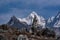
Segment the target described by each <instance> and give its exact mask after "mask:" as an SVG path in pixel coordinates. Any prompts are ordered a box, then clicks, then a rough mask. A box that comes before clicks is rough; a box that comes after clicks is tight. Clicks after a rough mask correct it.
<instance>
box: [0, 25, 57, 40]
mask: <svg viewBox="0 0 60 40" xmlns="http://www.w3.org/2000/svg"><path fill="white" fill-rule="evenodd" d="M32 31H33V29H32ZM20 35H23V36H26V37H25V39H24V37H22V39H24V40H27V39H28V40H56V36H55V33H54V31H51V30H49V29H48V28H46V29H42V30H40V31H38V30H36V32H28V31H27V30H26V29H24V28H23V30H18V28H13V27H10V26H9V25H5V24H4V25H0V39H1V40H2V39H3V40H18V39H19V38H20ZM20 39H21V38H20ZM20 39H19V40H20Z"/></svg>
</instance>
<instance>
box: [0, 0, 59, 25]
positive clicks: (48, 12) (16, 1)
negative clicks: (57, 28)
mask: <svg viewBox="0 0 60 40" xmlns="http://www.w3.org/2000/svg"><path fill="white" fill-rule="evenodd" d="M32 11H35V12H36V13H38V15H41V16H43V17H44V18H46V19H47V18H49V17H51V16H55V15H56V14H57V12H58V11H60V0H0V24H4V23H7V22H8V21H9V19H10V17H11V16H13V15H15V16H16V17H21V18H23V17H26V16H28V15H29V14H30V13H31V12H32Z"/></svg>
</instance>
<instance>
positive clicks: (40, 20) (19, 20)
mask: <svg viewBox="0 0 60 40" xmlns="http://www.w3.org/2000/svg"><path fill="white" fill-rule="evenodd" d="M35 17H36V20H37V26H38V25H39V26H42V27H43V28H44V27H45V19H44V18H43V17H42V16H39V15H38V14H37V13H36V12H34V11H33V12H32V13H30V15H28V16H27V17H26V18H16V17H15V16H13V17H11V20H10V21H9V22H8V24H9V25H17V26H18V25H20V24H21V25H25V26H26V25H32V23H33V20H34V18H35ZM21 25H20V26H21Z"/></svg>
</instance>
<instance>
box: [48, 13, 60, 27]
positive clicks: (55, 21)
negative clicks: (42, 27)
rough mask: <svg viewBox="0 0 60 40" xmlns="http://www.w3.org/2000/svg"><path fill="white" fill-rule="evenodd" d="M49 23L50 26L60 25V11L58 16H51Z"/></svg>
mask: <svg viewBox="0 0 60 40" xmlns="http://www.w3.org/2000/svg"><path fill="white" fill-rule="evenodd" d="M47 24H48V25H47V26H49V27H56V28H58V27H60V12H58V14H57V15H56V16H54V17H51V18H49V19H48V21H47Z"/></svg>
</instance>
